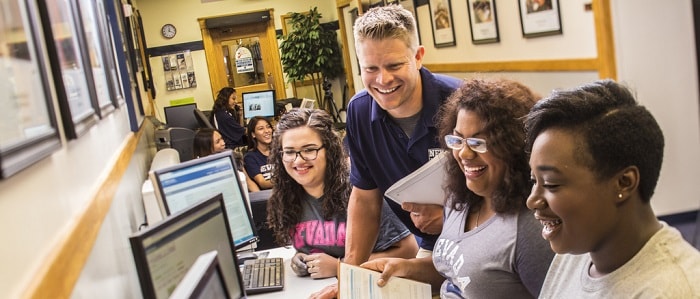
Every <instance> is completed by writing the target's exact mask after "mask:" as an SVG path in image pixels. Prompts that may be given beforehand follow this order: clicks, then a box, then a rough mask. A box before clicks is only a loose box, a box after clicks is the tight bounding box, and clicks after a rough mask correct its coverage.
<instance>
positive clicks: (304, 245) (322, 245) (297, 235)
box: [292, 195, 411, 258]
mask: <svg viewBox="0 0 700 299" xmlns="http://www.w3.org/2000/svg"><path fill="white" fill-rule="evenodd" d="M322 200H323V197H321V198H318V199H317V198H314V197H312V196H310V195H307V196H306V197H305V198H304V200H303V205H304V211H303V215H302V218H301V221H300V222H299V223H298V224H297V225H296V230H295V231H294V232H292V233H293V235H292V245H294V248H295V249H296V250H297V251H298V252H303V253H306V254H311V253H326V254H328V255H330V256H333V257H336V258H342V257H344V256H345V228H346V223H347V214H344V215H342V216H336V217H334V218H333V219H330V220H325V219H323V213H322V211H323V209H322V207H321V201H322ZM410 233H411V232H410V231H408V229H407V228H406V226H405V225H404V224H403V223H402V222H401V221H400V220H399V219H398V218H397V217H396V215H394V212H393V211H391V208H389V206H388V205H387V203H386V202H384V201H383V200H382V220H381V223H380V225H379V235H378V237H377V243H376V244H374V249H373V250H372V252H380V251H384V250H387V249H389V247H391V246H392V245H394V244H395V243H396V242H398V241H400V240H402V239H403V238H405V237H407V236H408V235H409V234H410Z"/></svg>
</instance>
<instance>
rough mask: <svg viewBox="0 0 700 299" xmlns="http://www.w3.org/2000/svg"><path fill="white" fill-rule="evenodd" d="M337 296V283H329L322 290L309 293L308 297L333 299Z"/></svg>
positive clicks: (312, 298) (310, 298)
mask: <svg viewBox="0 0 700 299" xmlns="http://www.w3.org/2000/svg"><path fill="white" fill-rule="evenodd" d="M336 297H338V283H337V282H336V283H334V284H332V285H329V286H327V287H325V288H323V289H322V290H320V291H318V292H316V293H313V294H311V296H309V299H333V298H336Z"/></svg>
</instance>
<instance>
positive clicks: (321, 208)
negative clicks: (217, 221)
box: [267, 108, 418, 278]
mask: <svg viewBox="0 0 700 299" xmlns="http://www.w3.org/2000/svg"><path fill="white" fill-rule="evenodd" d="M270 162H271V163H272V164H273V167H272V168H273V175H272V180H273V184H272V185H273V189H272V195H271V197H270V199H269V201H268V204H267V210H268V214H267V215H268V225H269V226H270V228H271V229H272V231H273V232H274V235H275V239H276V241H277V242H278V243H279V244H280V245H286V244H290V243H291V244H292V245H293V246H294V248H295V249H296V250H297V254H296V255H295V256H294V258H293V260H292V263H291V264H292V270H293V271H294V272H295V273H296V274H297V275H299V276H306V275H310V276H311V277H312V278H325V277H331V276H335V275H336V273H337V263H338V258H342V257H343V256H344V255H345V231H346V219H347V204H348V197H349V196H350V190H351V185H350V179H349V175H350V172H349V165H348V160H347V158H346V153H345V150H344V148H343V144H342V141H341V138H340V136H339V135H338V133H337V132H335V131H334V129H333V119H332V118H331V116H330V115H329V114H328V113H326V112H325V111H323V110H318V109H299V108H295V109H292V110H291V111H290V112H288V113H286V114H284V115H283V116H282V117H281V118H280V120H279V123H278V124H277V127H276V129H275V132H274V134H273V138H272V145H271V148H270ZM383 213H384V214H385V217H383V219H384V220H383V221H382V222H383V223H382V227H381V231H380V234H379V238H378V240H377V242H376V244H375V246H374V252H375V253H374V254H373V256H374V257H386V256H397V257H413V256H415V254H416V252H417V251H418V245H417V242H416V240H415V238H414V237H413V235H412V234H410V232H409V231H408V229H407V228H406V227H405V226H404V225H403V224H402V223H401V221H399V219H398V218H396V216H394V214H393V213H392V212H391V210H390V209H389V207H388V206H385V209H384V210H383Z"/></svg>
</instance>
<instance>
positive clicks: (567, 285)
mask: <svg viewBox="0 0 700 299" xmlns="http://www.w3.org/2000/svg"><path fill="white" fill-rule="evenodd" d="M662 224H663V228H661V229H660V230H659V231H658V232H656V233H655V234H654V235H653V236H652V237H651V238H650V239H649V240H648V241H647V243H646V244H644V247H642V249H640V250H639V252H637V254H635V255H634V257H632V258H631V259H630V260H629V261H627V262H626V263H625V264H624V265H622V266H620V267H619V268H617V269H615V271H613V272H611V273H608V274H607V275H605V276H603V277H597V278H594V277H591V276H590V275H588V270H589V269H590V268H591V263H592V261H591V256H590V254H588V253H585V254H578V255H574V254H557V256H556V257H555V258H554V260H553V261H552V267H551V269H550V271H549V274H548V275H547V279H546V280H545V282H544V287H543V288H542V294H541V296H540V298H544V299H551V298H700V253H698V250H697V249H695V248H693V246H692V245H690V244H689V243H688V242H686V241H685V240H683V236H681V234H680V232H678V230H677V229H675V228H673V227H670V226H668V224H666V223H662Z"/></svg>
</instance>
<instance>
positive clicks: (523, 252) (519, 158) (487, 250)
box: [362, 79, 554, 299]
mask: <svg viewBox="0 0 700 299" xmlns="http://www.w3.org/2000/svg"><path fill="white" fill-rule="evenodd" d="M537 99H538V97H537V96H536V95H535V94H534V93H533V92H532V91H530V89H529V88H527V87H525V86H524V85H522V84H520V83H517V82H514V81H509V80H504V79H490V80H485V79H474V80H467V81H465V82H464V83H463V84H462V86H461V87H460V88H459V89H457V90H456V91H455V92H454V93H453V94H452V95H451V96H450V97H449V99H448V101H447V102H446V103H445V104H444V105H443V106H442V107H441V109H440V112H439V113H438V119H439V123H438V133H439V136H441V137H442V138H441V139H442V141H443V143H442V146H443V148H444V149H445V150H449V151H451V152H452V156H453V158H454V159H451V160H450V162H449V163H448V164H447V166H446V167H447V175H446V177H447V179H446V181H445V182H444V184H443V187H444V188H445V190H446V194H447V198H446V202H445V207H444V209H445V210H444V215H445V218H444V222H443V226H442V233H441V234H440V236H439V237H438V239H437V242H436V243H435V248H434V249H433V256H432V259H427V260H426V259H423V260H418V261H416V260H413V261H412V262H406V260H398V259H382V260H375V261H369V262H367V263H365V264H363V265H362V266H363V267H368V268H370V269H375V270H379V271H384V273H383V274H382V279H383V280H384V281H386V280H387V279H388V277H389V276H392V275H393V276H403V277H408V278H412V279H416V280H421V281H426V282H432V283H433V285H434V286H435V287H440V298H509V299H511V298H537V296H538V295H539V292H540V289H541V287H542V282H543V281H544V278H545V275H546V273H547V269H548V267H549V263H550V261H551V260H552V257H553V256H554V253H553V252H552V250H551V249H550V248H549V246H548V244H547V242H546V241H545V240H543V239H542V238H540V237H539V234H540V230H541V227H542V225H540V224H539V223H538V222H537V221H536V220H535V219H533V217H532V213H531V212H530V211H528V209H527V207H526V206H525V201H526V199H527V197H528V194H529V193H530V187H531V186H532V185H531V183H530V181H529V178H530V168H529V166H528V162H527V157H526V154H525V151H524V148H525V131H524V126H523V122H522V120H521V119H522V117H524V116H525V115H526V114H527V113H528V111H529V109H530V108H531V107H532V106H533V105H534V104H535V102H536V101H537ZM436 282H439V283H436Z"/></svg>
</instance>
